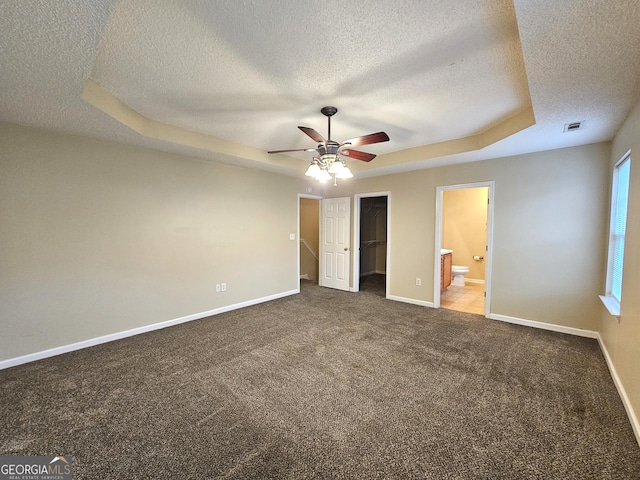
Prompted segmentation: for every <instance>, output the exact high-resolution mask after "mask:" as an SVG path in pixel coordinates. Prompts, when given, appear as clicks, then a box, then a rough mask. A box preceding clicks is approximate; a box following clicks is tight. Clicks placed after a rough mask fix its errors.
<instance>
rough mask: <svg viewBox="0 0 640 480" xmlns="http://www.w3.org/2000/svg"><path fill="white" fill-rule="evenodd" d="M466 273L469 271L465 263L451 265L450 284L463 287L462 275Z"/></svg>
mask: <svg viewBox="0 0 640 480" xmlns="http://www.w3.org/2000/svg"><path fill="white" fill-rule="evenodd" d="M467 273H469V267H467V266H466V265H453V266H452V267H451V274H452V275H453V280H452V281H451V285H455V286H456V287H464V276H465V275H466V274H467Z"/></svg>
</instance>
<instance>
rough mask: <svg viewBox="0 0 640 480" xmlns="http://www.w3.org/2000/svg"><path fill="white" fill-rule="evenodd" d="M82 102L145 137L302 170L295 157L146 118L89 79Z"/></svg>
mask: <svg viewBox="0 0 640 480" xmlns="http://www.w3.org/2000/svg"><path fill="white" fill-rule="evenodd" d="M82 99H83V100H84V101H86V102H87V103H89V104H91V105H93V106H94V107H95V108H97V109H98V110H101V111H103V112H104V113H106V114H107V115H109V116H110V117H112V118H114V119H115V120H117V121H118V122H120V123H122V124H123V125H126V126H127V127H129V128H131V129H132V130H134V131H136V132H138V133H139V134H140V135H143V136H145V137H150V138H155V139H158V140H165V141H167V142H172V143H176V144H179V145H186V146H188V147H195V148H200V149H203V150H209V151H212V152H218V153H222V154H225V155H230V156H232V157H237V158H244V159H247V160H253V161H255V162H260V163H265V164H268V165H272V166H276V167H290V168H295V169H300V167H301V163H300V160H298V159H294V158H292V157H288V156H285V155H269V154H268V153H267V152H265V151H264V150H260V149H259V148H254V147H250V146H247V145H242V144H240V143H236V142H230V141H228V140H224V139H222V138H218V137H214V136H213V135H207V134H205V133H199V132H195V131H193V130H189V129H186V128H182V127H177V126H175V125H170V124H168V123H163V122H158V121H156V120H153V119H151V118H147V117H145V116H144V115H141V114H140V113H138V112H137V111H135V110H134V109H133V108H131V107H130V106H129V105H127V104H126V103H124V102H123V101H121V100H120V99H119V98H117V97H116V96H114V95H113V94H112V93H111V92H109V91H108V90H106V89H105V88H104V87H102V86H100V85H98V84H97V83H96V82H94V81H93V80H90V79H89V80H87V81H86V82H85V85H84V91H83V92H82Z"/></svg>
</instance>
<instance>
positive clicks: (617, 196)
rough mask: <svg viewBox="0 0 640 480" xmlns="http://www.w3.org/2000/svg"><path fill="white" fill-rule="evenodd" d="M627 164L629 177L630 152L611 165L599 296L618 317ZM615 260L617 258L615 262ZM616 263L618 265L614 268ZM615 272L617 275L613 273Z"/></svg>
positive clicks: (625, 219) (620, 296) (627, 184)
mask: <svg viewBox="0 0 640 480" xmlns="http://www.w3.org/2000/svg"><path fill="white" fill-rule="evenodd" d="M625 164H626V165H628V168H629V177H630V176H631V152H630V151H629V152H627V153H626V154H625V155H624V156H623V157H622V158H621V159H620V160H619V161H618V162H617V163H616V164H615V166H614V167H613V182H612V189H611V213H610V222H609V251H608V256H607V283H606V293H605V295H602V296H600V299H601V300H602V303H604V305H605V307H606V308H607V310H609V313H610V314H611V315H613V316H615V317H620V304H621V302H622V273H623V266H624V265H623V264H624V241H625V235H626V222H627V208H628V204H629V178H627V181H626V185H624V187H626V189H627V191H626V192H624V194H623V195H621V191H620V172H621V170H622V166H623V165H625ZM622 201H624V202H625V205H624V208H623V209H622V210H621V209H619V206H620V205H621V203H620V202H622ZM620 215H623V216H624V222H621V221H620V220H621V219H620V218H618V217H619V216H620ZM621 224H622V226H621ZM620 242H621V243H622V252H618V253H619V255H618V257H619V258H618V259H617V258H616V250H617V248H616V247H617V246H618V245H619V244H620ZM616 260H618V261H617V262H616ZM616 265H617V266H618V267H619V268H618V269H619V271H617V270H618V269H616ZM615 273H617V275H616V274H615Z"/></svg>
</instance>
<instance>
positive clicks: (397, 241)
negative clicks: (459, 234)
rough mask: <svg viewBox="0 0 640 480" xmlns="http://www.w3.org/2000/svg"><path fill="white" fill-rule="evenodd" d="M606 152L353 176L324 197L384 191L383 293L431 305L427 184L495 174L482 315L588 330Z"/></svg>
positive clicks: (593, 325)
mask: <svg viewBox="0 0 640 480" xmlns="http://www.w3.org/2000/svg"><path fill="white" fill-rule="evenodd" d="M609 155H610V144H608V143H602V144H595V145H587V146H582V147H574V148H566V149H560V150H552V151H546V152H539V153H533V154H528V155H520V156H516V157H508V158H499V159H494V160H487V161H482V162H473V163H467V164H462V165H452V166H447V167H440V168H433V169H428V170H422V171H417V172H410V173H406V174H397V175H388V176H382V177H373V178H363V179H357V178H356V179H353V180H352V181H350V182H346V181H343V182H342V183H340V184H339V187H338V188H334V189H333V190H331V191H330V194H331V195H332V196H336V197H337V196H344V195H351V194H356V193H364V192H380V191H390V192H391V193H390V204H389V205H390V207H389V215H390V224H391V225H390V231H389V235H390V266H389V271H390V274H389V278H388V279H387V281H388V282H389V288H390V294H391V295H392V296H397V297H404V298H409V299H413V300H417V301H421V302H433V295H434V286H433V276H434V275H433V273H434V270H433V269H434V253H435V252H434V249H435V247H434V245H435V198H436V188H437V187H438V186H448V185H460V184H467V183H476V182H486V181H491V180H493V181H495V198H494V200H495V205H494V215H495V218H494V258H493V276H492V294H491V313H493V314H498V315H505V316H509V317H515V318H520V319H525V320H534V321H539V322H545V323H551V324H556V325H563V326H567V327H574V328H580V329H587V330H596V329H597V326H598V324H599V312H600V304H599V300H598V294H599V293H601V290H602V271H603V264H604V261H605V260H604V257H605V248H606V247H605V238H604V236H603V234H602V232H603V229H604V228H606V222H607V220H606V219H607V203H608V195H609V194H608V170H609ZM416 277H420V278H422V286H416V285H415V279H416Z"/></svg>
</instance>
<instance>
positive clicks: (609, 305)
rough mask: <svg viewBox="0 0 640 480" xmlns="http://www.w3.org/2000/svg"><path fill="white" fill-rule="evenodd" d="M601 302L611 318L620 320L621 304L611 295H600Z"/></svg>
mask: <svg viewBox="0 0 640 480" xmlns="http://www.w3.org/2000/svg"><path fill="white" fill-rule="evenodd" d="M600 300H602V303H603V304H604V306H605V308H606V309H607V310H608V311H609V313H610V314H611V316H613V317H617V318H620V302H618V300H616V299H615V298H614V297H612V296H610V295H600Z"/></svg>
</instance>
